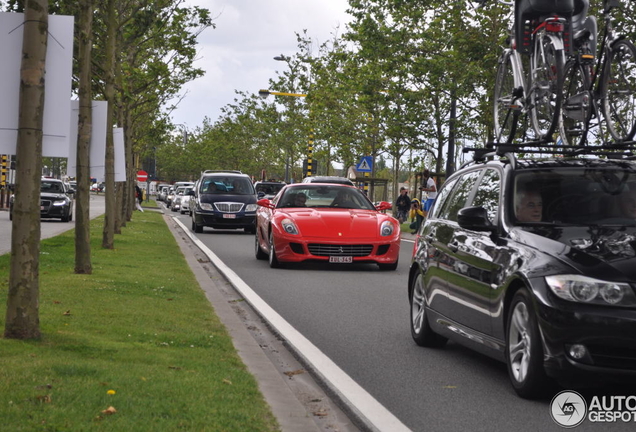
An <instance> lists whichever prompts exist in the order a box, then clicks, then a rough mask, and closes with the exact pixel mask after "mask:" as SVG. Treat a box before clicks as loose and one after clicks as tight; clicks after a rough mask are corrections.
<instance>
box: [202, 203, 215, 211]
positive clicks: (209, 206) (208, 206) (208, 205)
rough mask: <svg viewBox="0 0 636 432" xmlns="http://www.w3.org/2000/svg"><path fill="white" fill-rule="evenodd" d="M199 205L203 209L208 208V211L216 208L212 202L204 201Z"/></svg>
mask: <svg viewBox="0 0 636 432" xmlns="http://www.w3.org/2000/svg"><path fill="white" fill-rule="evenodd" d="M199 207H201V210H207V211H212V210H214V209H213V208H212V204H210V203H203V202H200V203H199Z"/></svg>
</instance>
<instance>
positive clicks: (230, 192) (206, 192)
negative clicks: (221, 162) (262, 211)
mask: <svg viewBox="0 0 636 432" xmlns="http://www.w3.org/2000/svg"><path fill="white" fill-rule="evenodd" d="M188 195H191V196H194V199H193V200H191V201H190V211H191V212H192V231H194V232H196V233H201V232H203V227H206V226H207V227H211V228H216V229H241V228H242V229H244V230H245V231H246V232H249V233H252V234H253V233H255V232H256V225H255V221H256V208H257V207H258V206H257V205H256V191H255V190H254V186H253V185H252V181H251V179H250V177H249V176H247V175H245V174H242V173H241V172H240V171H204V172H203V174H202V175H201V178H200V179H199V180H198V182H197V183H196V185H195V187H194V189H193V190H191V191H190V192H188Z"/></svg>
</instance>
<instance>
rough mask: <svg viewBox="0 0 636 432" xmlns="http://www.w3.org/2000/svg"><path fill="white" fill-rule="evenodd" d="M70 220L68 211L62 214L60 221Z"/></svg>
mask: <svg viewBox="0 0 636 432" xmlns="http://www.w3.org/2000/svg"><path fill="white" fill-rule="evenodd" d="M70 220H71V216H70V215H69V213H67V214H65V215H64V216H62V222H68V221H70Z"/></svg>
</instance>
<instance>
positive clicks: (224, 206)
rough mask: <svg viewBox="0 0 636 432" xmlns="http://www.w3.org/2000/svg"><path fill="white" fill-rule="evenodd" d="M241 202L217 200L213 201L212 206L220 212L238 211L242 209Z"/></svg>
mask: <svg viewBox="0 0 636 432" xmlns="http://www.w3.org/2000/svg"><path fill="white" fill-rule="evenodd" d="M243 205H244V204H243V203H234V202H218V203H214V207H215V208H216V211H220V212H221V213H238V212H240V211H241V210H242V209H243Z"/></svg>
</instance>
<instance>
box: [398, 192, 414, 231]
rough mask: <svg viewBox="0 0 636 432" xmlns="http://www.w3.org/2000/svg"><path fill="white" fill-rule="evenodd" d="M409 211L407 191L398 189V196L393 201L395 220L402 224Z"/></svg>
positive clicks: (409, 200) (409, 203)
mask: <svg viewBox="0 0 636 432" xmlns="http://www.w3.org/2000/svg"><path fill="white" fill-rule="evenodd" d="M410 209H411V198H410V197H409V195H408V191H407V190H406V188H405V187H401V188H400V195H398V197H397V199H396V200H395V218H396V219H397V220H399V221H400V223H404V221H406V219H407V218H408V215H409V210H410Z"/></svg>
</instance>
